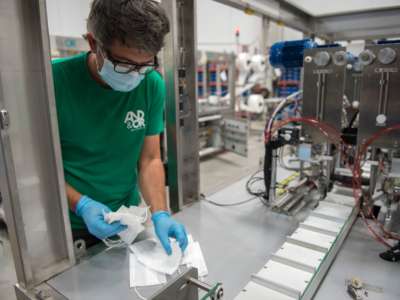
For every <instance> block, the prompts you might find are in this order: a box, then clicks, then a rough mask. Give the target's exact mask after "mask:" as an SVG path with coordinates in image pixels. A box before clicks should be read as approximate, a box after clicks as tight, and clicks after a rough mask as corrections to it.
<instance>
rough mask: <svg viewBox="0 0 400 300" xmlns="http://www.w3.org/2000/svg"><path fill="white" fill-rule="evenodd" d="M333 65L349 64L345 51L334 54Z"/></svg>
mask: <svg viewBox="0 0 400 300" xmlns="http://www.w3.org/2000/svg"><path fill="white" fill-rule="evenodd" d="M333 63H334V64H335V65H338V66H344V65H345V64H346V63H347V53H346V52H345V51H336V52H335V53H334V54H333ZM350 66H351V65H350Z"/></svg>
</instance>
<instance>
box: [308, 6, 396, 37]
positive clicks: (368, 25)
mask: <svg viewBox="0 0 400 300" xmlns="http://www.w3.org/2000/svg"><path fill="white" fill-rule="evenodd" d="M399 16H400V7H395V8H389V9H379V10H371V11H365V12H356V13H346V14H337V15H331V16H323V17H316V18H313V30H314V32H315V34H316V35H317V36H321V35H322V36H330V37H331V38H332V39H333V40H336V41H337V40H356V39H362V40H364V39H379V38H385V37H396V36H397V37H398V36H400V17H399Z"/></svg>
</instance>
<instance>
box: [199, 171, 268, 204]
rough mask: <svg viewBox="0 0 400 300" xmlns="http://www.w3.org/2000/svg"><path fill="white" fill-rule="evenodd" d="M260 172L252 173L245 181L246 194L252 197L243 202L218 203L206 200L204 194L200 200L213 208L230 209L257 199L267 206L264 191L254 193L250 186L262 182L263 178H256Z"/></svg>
mask: <svg viewBox="0 0 400 300" xmlns="http://www.w3.org/2000/svg"><path fill="white" fill-rule="evenodd" d="M260 172H262V170H261V171H260V170H258V171H257V172H255V173H253V174H252V175H251V176H250V178H249V179H248V180H247V182H246V191H247V193H249V194H250V195H252V196H253V197H250V198H248V199H246V200H243V201H239V202H233V203H220V202H216V201H213V200H210V199H208V198H207V197H206V196H205V195H204V194H200V198H201V200H203V201H206V202H208V203H210V204H213V205H215V206H220V207H230V206H239V205H243V204H246V203H249V202H251V201H253V200H256V199H259V200H260V201H261V202H262V203H263V204H264V205H265V206H269V203H268V201H267V200H266V199H265V191H264V190H257V191H254V190H253V188H252V186H253V184H255V183H257V182H260V181H261V182H263V181H264V178H263V177H262V176H256V175H257V174H258V173H260Z"/></svg>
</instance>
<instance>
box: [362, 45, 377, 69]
mask: <svg viewBox="0 0 400 300" xmlns="http://www.w3.org/2000/svg"><path fill="white" fill-rule="evenodd" d="M359 59H360V63H361V64H362V65H364V66H367V65H370V64H371V63H372V62H373V61H374V60H375V54H374V52H372V51H371V50H369V49H366V50H364V51H363V52H361V53H360V56H359Z"/></svg>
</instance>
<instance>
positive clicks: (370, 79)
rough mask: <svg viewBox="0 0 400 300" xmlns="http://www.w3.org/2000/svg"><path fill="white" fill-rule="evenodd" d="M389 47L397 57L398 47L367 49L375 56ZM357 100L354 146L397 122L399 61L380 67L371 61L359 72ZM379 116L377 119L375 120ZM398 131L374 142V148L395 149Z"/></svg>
mask: <svg viewBox="0 0 400 300" xmlns="http://www.w3.org/2000/svg"><path fill="white" fill-rule="evenodd" d="M387 47H389V48H391V49H393V50H395V51H396V54H397V57H399V56H400V45H398V44H386V45H369V46H367V47H366V48H367V50H369V51H371V52H373V53H374V55H375V56H376V57H378V55H379V54H378V53H379V51H380V50H382V49H384V48H387ZM362 86H363V88H362V90H361V96H360V98H361V99H360V100H361V103H362V105H360V122H359V130H358V143H359V144H360V143H362V142H363V141H365V139H367V138H369V137H370V136H371V135H372V134H374V133H375V132H377V131H378V130H380V129H382V128H385V127H390V126H393V125H396V124H399V123H400V105H399V104H400V99H399V95H400V59H398V58H397V59H396V60H395V61H394V62H393V63H391V64H383V63H381V62H380V61H379V59H375V60H374V61H373V62H372V63H371V64H369V65H366V66H365V67H364V69H363V77H362ZM378 116H380V117H378ZM399 142H400V132H399V131H394V132H392V133H390V134H387V135H385V136H383V137H382V138H380V139H378V140H377V141H376V142H375V143H374V145H375V146H376V147H388V148H396V147H399V146H400V145H399Z"/></svg>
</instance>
